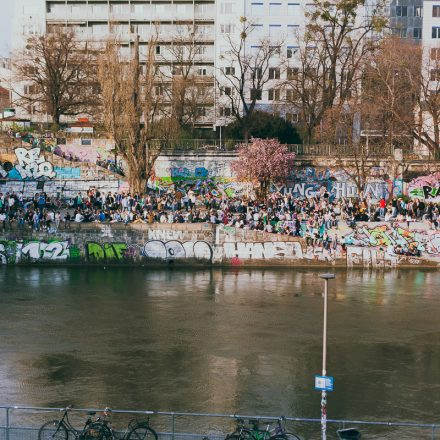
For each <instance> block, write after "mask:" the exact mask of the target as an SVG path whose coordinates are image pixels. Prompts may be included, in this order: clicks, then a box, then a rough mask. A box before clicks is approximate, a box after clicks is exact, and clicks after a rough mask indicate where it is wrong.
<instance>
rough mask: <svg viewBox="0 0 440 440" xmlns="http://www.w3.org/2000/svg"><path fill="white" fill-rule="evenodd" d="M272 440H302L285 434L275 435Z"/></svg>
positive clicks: (291, 434) (294, 435) (290, 434)
mask: <svg viewBox="0 0 440 440" xmlns="http://www.w3.org/2000/svg"><path fill="white" fill-rule="evenodd" d="M270 440H301V439H300V438H299V437H298V436H297V435H296V434H293V433H291V432H285V433H284V434H279V435H274V436H273V437H271V438H270Z"/></svg>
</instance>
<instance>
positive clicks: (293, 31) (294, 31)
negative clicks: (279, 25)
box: [287, 24, 299, 37]
mask: <svg viewBox="0 0 440 440" xmlns="http://www.w3.org/2000/svg"><path fill="white" fill-rule="evenodd" d="M298 30H299V25H296V24H288V25H287V33H288V34H289V35H290V36H291V37H298Z"/></svg>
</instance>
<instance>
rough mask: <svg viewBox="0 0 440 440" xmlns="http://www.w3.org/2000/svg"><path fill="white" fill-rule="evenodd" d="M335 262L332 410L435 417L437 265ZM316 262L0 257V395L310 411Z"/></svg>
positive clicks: (45, 401)
mask: <svg viewBox="0 0 440 440" xmlns="http://www.w3.org/2000/svg"><path fill="white" fill-rule="evenodd" d="M335 273H336V279H335V280H334V281H330V289H329V315H328V316H329V320H328V368H327V370H328V374H330V375H332V376H334V378H335V391H334V392H333V393H332V394H331V395H329V398H328V405H329V411H328V412H329V417H331V418H350V419H362V420H364V419H366V420H368V419H369V420H377V419H380V420H388V419H390V420H406V421H424V422H436V421H438V404H439V400H440V393H439V391H440V375H439V367H440V324H439V317H440V272H436V271H428V270H427V271H423V270H417V269H414V270H393V271H385V272H371V271H346V270H337V271H336V272H335ZM319 274H320V271H316V270H312V269H310V270H309V269H295V270H285V269H283V270H274V269H270V270H243V269H237V270H232V269H231V270H220V269H206V270H189V269H174V270H167V269H154V270H153V269H151V270H147V269H127V268H121V269H109V268H107V269H103V268H78V267H73V268H35V267H15V268H14V267H2V268H0V286H1V290H0V313H1V315H0V316H1V319H0V396H1V399H2V402H1V403H4V404H11V405H35V406H63V405H66V404H67V403H73V404H74V405H76V406H79V407H103V406H107V405H108V406H112V407H115V408H130V409H135V408H141V409H153V410H165V411H169V410H171V411H184V412H209V413H228V414H234V413H245V414H265V415H281V414H284V415H292V416H297V417H319V402H320V395H319V393H318V392H316V391H315V390H314V375H315V374H319V373H320V370H321V350H322V312H323V300H322V295H321V292H322V290H323V281H322V280H321V279H320V278H319ZM382 438H383V437H382ZM400 438H403V437H400ZM408 438H410V437H408ZM420 438H421V437H420Z"/></svg>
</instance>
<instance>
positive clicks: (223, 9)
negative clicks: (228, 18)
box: [220, 3, 234, 14]
mask: <svg viewBox="0 0 440 440" xmlns="http://www.w3.org/2000/svg"><path fill="white" fill-rule="evenodd" d="M233 12H234V10H233V3H220V14H232V13H233Z"/></svg>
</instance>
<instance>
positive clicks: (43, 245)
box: [0, 240, 79, 264]
mask: <svg viewBox="0 0 440 440" xmlns="http://www.w3.org/2000/svg"><path fill="white" fill-rule="evenodd" d="M78 257H79V252H78V249H77V248H76V247H75V246H71V245H70V244H69V242H68V241H59V240H53V241H50V242H44V241H37V240H33V241H25V242H23V241H2V242H0V264H14V263H20V262H22V261H31V262H37V261H66V260H68V259H74V258H78Z"/></svg>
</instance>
